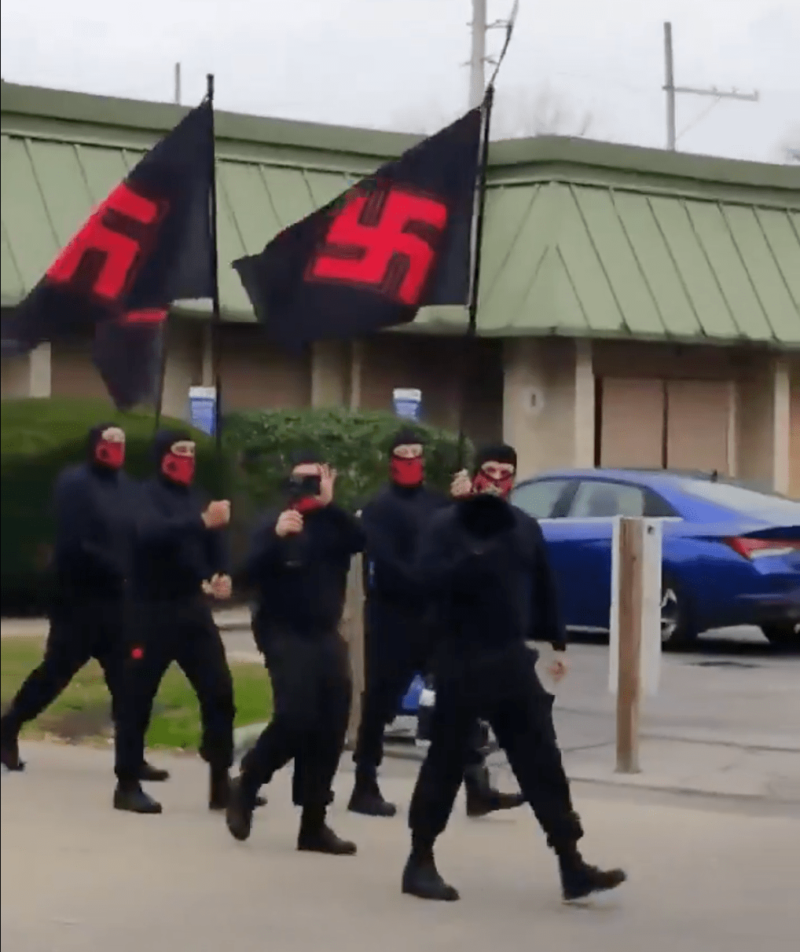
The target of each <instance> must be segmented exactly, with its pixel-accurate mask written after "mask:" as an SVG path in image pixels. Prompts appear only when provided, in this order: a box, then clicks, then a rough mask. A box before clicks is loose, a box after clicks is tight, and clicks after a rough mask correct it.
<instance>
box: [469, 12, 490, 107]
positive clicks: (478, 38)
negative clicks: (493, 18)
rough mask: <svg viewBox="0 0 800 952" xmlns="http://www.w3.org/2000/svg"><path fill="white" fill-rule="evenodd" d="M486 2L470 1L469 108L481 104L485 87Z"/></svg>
mask: <svg viewBox="0 0 800 952" xmlns="http://www.w3.org/2000/svg"><path fill="white" fill-rule="evenodd" d="M486 29H487V24H486V0H472V51H471V54H470V58H469V108H470V109H474V108H475V107H476V106H480V104H481V103H482V102H483V95H484V90H485V87H486V76H485V74H484V65H485V63H486Z"/></svg>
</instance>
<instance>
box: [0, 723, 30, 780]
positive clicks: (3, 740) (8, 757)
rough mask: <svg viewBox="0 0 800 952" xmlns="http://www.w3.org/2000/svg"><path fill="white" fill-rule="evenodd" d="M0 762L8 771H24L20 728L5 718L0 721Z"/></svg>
mask: <svg viewBox="0 0 800 952" xmlns="http://www.w3.org/2000/svg"><path fill="white" fill-rule="evenodd" d="M0 761H2V764H3V766H4V767H5V768H6V770H24V769H25V763H24V761H22V760H20V756H19V728H17V727H15V726H14V725H13V724H11V723H10V721H8V720H7V719H6V718H5V717H4V718H3V719H2V721H0Z"/></svg>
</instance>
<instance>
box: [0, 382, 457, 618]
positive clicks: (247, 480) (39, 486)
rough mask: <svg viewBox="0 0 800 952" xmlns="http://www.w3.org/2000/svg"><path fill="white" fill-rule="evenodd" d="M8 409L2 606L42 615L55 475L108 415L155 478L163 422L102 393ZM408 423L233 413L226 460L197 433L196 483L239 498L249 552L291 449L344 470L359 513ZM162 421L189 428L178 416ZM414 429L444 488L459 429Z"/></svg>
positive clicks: (275, 497)
mask: <svg viewBox="0 0 800 952" xmlns="http://www.w3.org/2000/svg"><path fill="white" fill-rule="evenodd" d="M1 411H2V419H1V420H0V423H1V424H2V427H1V431H0V432H1V436H0V447H2V472H1V474H0V475H1V477H2V533H1V536H2V540H1V543H2V544H1V548H0V558H2V563H1V564H0V585H2V612H3V614H4V615H13V614H31V613H40V612H42V611H43V610H44V608H45V607H46V604H47V601H48V598H49V592H50V575H49V572H48V563H49V556H50V551H51V546H52V541H53V513H52V508H51V496H52V489H53V483H54V481H55V479H56V476H57V475H58V473H59V471H60V470H61V469H62V468H63V467H65V466H68V465H69V464H71V463H76V462H82V461H83V460H85V458H86V434H87V431H88V430H89V429H90V427H92V426H94V425H95V424H96V423H98V422H100V421H103V420H109V421H113V422H116V423H118V424H119V425H120V426H122V427H123V428H124V430H125V432H126V434H127V452H126V469H127V471H128V472H129V473H130V474H131V475H132V476H134V477H139V478H141V477H146V476H149V475H150V474H151V473H152V472H153V464H152V458H151V456H150V446H151V441H152V437H153V432H154V428H155V421H154V418H153V415H152V413H147V412H132V413H126V414H120V413H115V412H114V411H113V410H111V409H109V405H108V404H107V403H105V402H104V401H101V400H70V399H62V398H53V399H49V400H42V399H30V400H8V401H6V400H4V401H3V402H2V407H1ZM402 423H403V421H399V420H398V419H397V417H395V416H394V415H393V414H391V413H382V412H355V413H351V412H349V411H346V410H338V409H324V410H277V411H254V412H247V413H234V414H230V415H229V416H227V417H226V419H225V422H224V430H223V449H224V453H223V455H224V460H222V461H220V460H218V459H217V454H216V450H215V446H214V440H213V439H211V438H210V437H208V436H206V435H205V434H202V433H198V432H195V433H194V437H195V439H196V440H197V461H198V482H199V483H200V485H201V486H202V487H203V488H204V489H206V490H207V491H208V492H209V493H213V494H214V495H215V496H216V497H217V498H220V497H222V498H225V497H228V498H230V499H231V500H232V503H233V509H232V516H233V524H232V539H231V542H232V551H233V556H234V561H237V560H238V558H239V557H241V555H242V554H243V551H244V548H245V546H246V540H247V537H248V536H249V532H250V528H251V525H252V522H253V519H254V518H255V517H256V515H257V514H258V512H259V511H260V510H262V509H264V508H266V507H268V506H272V505H276V504H279V503H280V501H281V499H282V493H281V488H280V486H281V481H282V480H283V478H284V477H285V475H286V473H287V471H288V457H289V454H290V453H291V452H292V450H295V449H314V450H316V451H318V452H319V453H321V454H322V455H323V456H324V457H325V458H326V459H327V460H328V461H329V462H330V463H331V465H332V466H333V467H335V468H336V470H337V472H338V478H337V481H336V500H337V502H339V503H340V504H341V505H342V506H344V507H345V508H347V509H350V510H351V511H355V510H357V509H359V508H361V507H362V506H363V504H364V503H365V501H366V500H367V499H368V498H369V497H370V496H371V495H372V494H373V493H374V492H376V490H377V489H378V488H379V487H380V486H381V485H382V484H383V483H385V481H386V478H387V473H388V462H387V458H388V449H389V443H390V442H391V440H392V438H393V436H394V435H395V433H396V432H397V430H398V429H399V428H400V426H401V425H402ZM162 425H163V426H179V427H182V428H185V426H186V424H185V423H183V422H181V421H177V420H170V419H164V420H163V422H162ZM414 429H416V430H418V431H419V432H420V433H421V434H422V435H423V436H424V438H425V441H426V452H425V456H426V473H427V478H428V481H429V483H430V484H431V485H433V486H437V487H439V488H440V489H442V490H446V489H447V487H448V486H449V484H450V480H451V479H452V475H453V473H454V471H455V469H456V466H457V462H458V460H457V456H458V439H457V437H456V436H455V435H454V434H452V433H448V432H445V431H442V430H437V429H435V428H433V427H430V426H426V425H424V424H418V425H416V426H415V427H414Z"/></svg>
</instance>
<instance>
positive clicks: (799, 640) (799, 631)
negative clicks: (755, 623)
mask: <svg viewBox="0 0 800 952" xmlns="http://www.w3.org/2000/svg"><path fill="white" fill-rule="evenodd" d="M761 630H762V631H763V632H764V636H765V637H766V638H767V639H768V641H769V643H770V644H771V645H775V646H776V647H778V648H792V647H797V646H800V625H793V624H791V623H790V622H787V623H785V624H783V625H762V626H761Z"/></svg>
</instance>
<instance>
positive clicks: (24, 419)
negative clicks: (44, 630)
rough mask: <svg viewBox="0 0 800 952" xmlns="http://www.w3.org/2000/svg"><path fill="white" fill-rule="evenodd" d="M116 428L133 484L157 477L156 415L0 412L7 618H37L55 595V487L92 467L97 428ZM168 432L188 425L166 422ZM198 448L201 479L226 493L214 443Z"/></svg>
mask: <svg viewBox="0 0 800 952" xmlns="http://www.w3.org/2000/svg"><path fill="white" fill-rule="evenodd" d="M105 420H108V421H109V422H111V421H113V422H115V423H118V424H119V425H120V426H121V427H123V429H124V430H125V432H126V434H127V450H126V469H127V471H128V472H129V473H130V474H131V475H132V476H135V477H146V476H149V475H151V474H152V472H153V462H152V456H151V453H150V446H151V442H152V437H153V433H154V428H155V421H154V418H153V414H152V412H150V413H148V412H132V413H125V414H122V413H117V412H115V411H114V410H113V409H112V408H110V407H109V405H108V404H107V403H105V402H104V401H102V400H70V399H62V398H54V399H48V400H42V399H28V400H3V402H2V405H0V450H2V463H1V466H2V468H1V470H0V478H1V479H2V489H1V492H0V500H1V502H2V531H1V532H0V559H2V562H0V585H1V586H2V611H3V614H5V615H8V614H30V613H38V612H41V611H42V610H43V608H44V607H45V605H46V602H47V599H48V596H49V592H50V581H51V579H50V573H49V571H48V565H49V559H50V553H51V547H52V543H53V529H54V526H53V510H52V505H51V498H52V490H53V484H54V482H55V479H56V476H57V475H58V473H59V472H60V470H62V469H63V468H64V467H65V466H68V465H70V464H72V463H80V462H83V461H84V460H85V459H86V435H87V432H88V430H89V429H90V428H91V427H92V426H94V425H95V424H96V423H100V422H103V421H105ZM163 425H164V426H180V427H182V428H185V424H184V423H182V422H181V421H178V420H170V419H165V420H163ZM194 437H195V439H196V440H197V461H198V478H199V480H200V482H201V483H202V485H203V486H205V487H206V488H208V490H209V491H212V490H216V491H217V492H223V491H224V487H225V485H226V484H227V479H226V476H225V467H224V466H221V465H220V463H219V461H218V460H217V458H216V450H215V447H214V441H213V440H212V439H210V438H209V437H207V436H205V435H204V434H202V433H194Z"/></svg>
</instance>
